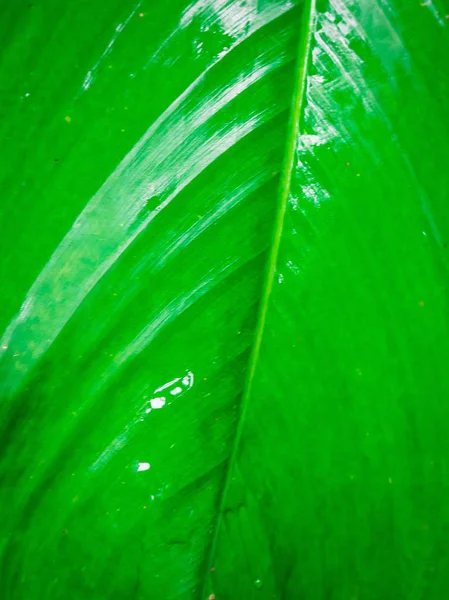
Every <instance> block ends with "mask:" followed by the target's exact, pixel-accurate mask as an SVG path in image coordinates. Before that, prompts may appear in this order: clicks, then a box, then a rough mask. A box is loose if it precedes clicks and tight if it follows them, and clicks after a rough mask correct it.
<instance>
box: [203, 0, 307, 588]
mask: <svg viewBox="0 0 449 600" xmlns="http://www.w3.org/2000/svg"><path fill="white" fill-rule="evenodd" d="M315 14H316V0H305V2H304V8H303V12H302V14H301V33H300V36H299V44H298V51H297V65H296V69H295V74H294V77H295V88H294V92H293V99H292V106H291V111H290V119H289V126H288V131H287V140H286V148H285V157H284V166H283V168H282V175H281V180H280V185H279V192H278V205H277V210H276V219H275V224H274V228H273V238H272V242H271V246H270V251H269V256H268V259H267V266H266V272H265V279H264V285H263V290H262V297H261V301H260V307H259V315H258V318H257V324H256V331H255V337H254V343H253V346H252V349H251V354H250V358H249V362H248V369H247V375H246V379H245V385H244V388H243V394H242V400H241V409H240V416H239V420H238V423H237V429H236V433H235V437H234V442H233V447H232V452H231V456H230V458H229V461H228V466H227V471H226V475H225V480H224V484H223V489H222V492H221V498H220V504H219V509H218V514H217V518H216V522H215V527H214V531H213V538H212V542H211V545H210V549H209V553H208V557H207V562H206V564H207V569H206V573H205V575H204V582H203V589H202V593H201V599H203V598H206V593H207V585H208V575H209V573H210V570H211V566H212V561H213V558H214V555H215V551H216V546H217V540H218V532H219V530H220V524H221V519H222V515H223V509H224V505H225V502H226V498H227V494H228V489H229V485H230V481H231V474H232V472H233V470H234V466H235V462H236V458H237V452H238V449H239V446H240V440H241V437H242V431H243V424H244V422H245V417H246V413H247V410H248V404H249V399H250V397H251V392H252V386H253V381H254V375H255V372H256V368H257V364H258V361H259V355H260V348H261V344H262V339H263V334H264V330H265V324H266V319H267V313H268V306H269V301H270V296H271V292H272V289H273V281H274V275H275V271H276V263H277V258H278V254H279V247H280V241H281V235H282V228H283V224H284V216H285V212H286V209H287V203H288V198H289V192H290V182H291V178H292V174H293V168H294V162H295V149H296V140H297V137H298V134H299V131H300V122H301V117H302V111H303V106H304V98H305V91H306V79H307V66H308V63H309V57H310V48H311V41H312V33H313V28H314V22H315Z"/></svg>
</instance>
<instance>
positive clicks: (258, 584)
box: [254, 579, 263, 590]
mask: <svg viewBox="0 0 449 600" xmlns="http://www.w3.org/2000/svg"><path fill="white" fill-rule="evenodd" d="M254 585H255V587H256V588H257V589H258V590H260V588H261V587H262V586H263V583H262V580H261V579H256V581H255V582H254Z"/></svg>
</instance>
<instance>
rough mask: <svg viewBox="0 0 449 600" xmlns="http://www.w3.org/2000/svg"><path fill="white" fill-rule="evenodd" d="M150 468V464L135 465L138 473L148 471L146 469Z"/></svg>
mask: <svg viewBox="0 0 449 600" xmlns="http://www.w3.org/2000/svg"><path fill="white" fill-rule="evenodd" d="M150 466H151V465H150V463H148V462H140V463H139V464H138V465H137V470H138V471H148V469H149V468H150Z"/></svg>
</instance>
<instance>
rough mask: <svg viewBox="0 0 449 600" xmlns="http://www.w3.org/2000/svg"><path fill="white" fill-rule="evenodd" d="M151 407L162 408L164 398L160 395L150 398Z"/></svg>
mask: <svg viewBox="0 0 449 600" xmlns="http://www.w3.org/2000/svg"><path fill="white" fill-rule="evenodd" d="M150 404H151V408H162V407H163V406H164V405H165V398H164V396H161V397H160V398H153V399H152V400H150Z"/></svg>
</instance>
